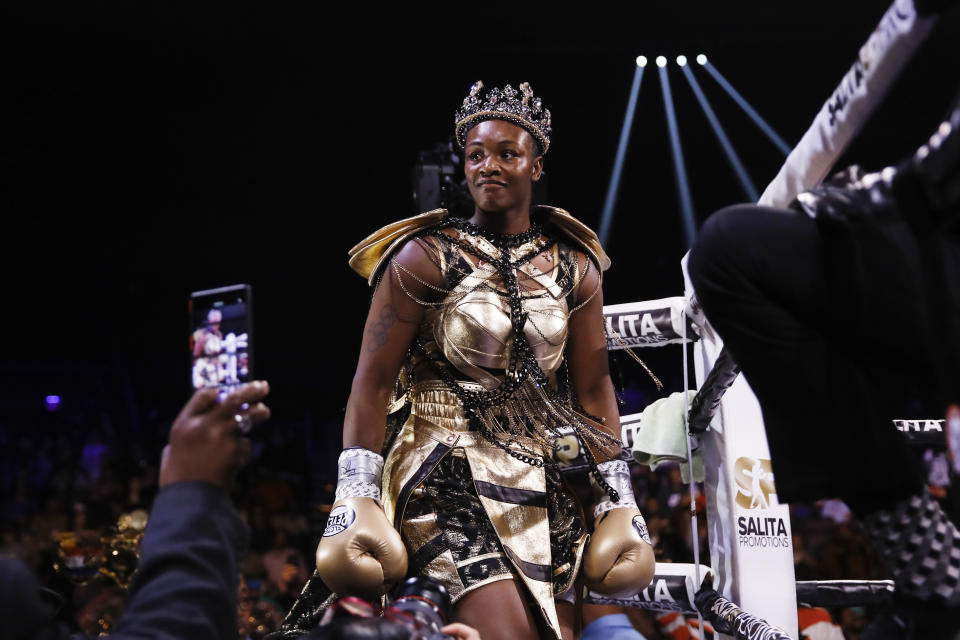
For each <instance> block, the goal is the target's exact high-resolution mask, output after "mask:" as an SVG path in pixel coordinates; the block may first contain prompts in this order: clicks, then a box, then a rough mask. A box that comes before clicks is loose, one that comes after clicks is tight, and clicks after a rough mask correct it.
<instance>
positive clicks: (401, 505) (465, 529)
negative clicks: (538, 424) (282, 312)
mask: <svg viewBox="0 0 960 640" xmlns="http://www.w3.org/2000/svg"><path fill="white" fill-rule="evenodd" d="M478 388H479V385H478ZM517 440H520V441H521V444H522V446H523V447H524V448H526V449H528V450H532V451H535V452H538V453H539V454H540V455H544V454H547V453H549V452H547V451H546V450H545V447H544V446H543V445H542V444H540V443H538V442H535V441H533V440H532V439H522V438H517ZM470 478H472V485H473V486H472V487H469V486H466V487H459V490H458V488H457V487H456V485H457V483H458V481H459V482H465V481H466V482H469V479H470ZM550 484H551V487H550V488H551V490H557V487H558V485H557V483H556V482H551V483H550ZM445 487H446V488H447V489H449V491H445V489H444V488H445ZM445 492H447V493H453V494H455V496H456V498H455V502H456V501H459V504H453V503H451V502H450V501H449V500H448V499H447V498H448V497H449V496H446V495H443V494H444V493H445ZM548 497H550V496H549V495H548V482H547V473H546V472H545V470H544V469H543V468H542V467H534V466H532V465H530V464H526V463H524V462H522V461H520V460H518V459H516V458H514V457H513V456H511V455H510V454H509V453H508V452H506V451H504V450H503V449H501V448H500V447H498V446H496V445H495V444H493V443H490V442H488V441H486V440H484V439H483V438H482V437H481V436H480V434H479V433H477V432H474V431H470V424H469V421H468V420H467V418H466V416H465V415H464V412H463V407H462V405H461V404H460V401H459V399H458V398H457V397H456V395H455V394H454V393H452V392H451V391H449V390H447V388H446V387H445V385H444V384H443V383H442V382H439V381H429V382H422V383H418V384H417V385H415V386H414V388H413V389H412V390H411V413H410V417H409V418H408V419H407V421H406V423H405V424H404V426H403V428H402V429H401V430H400V432H399V433H398V434H397V438H396V440H395V441H394V443H393V445H392V447H391V449H390V451H389V453H388V454H387V459H386V464H385V466H384V474H383V506H384V510H385V512H386V514H387V517H388V518H390V519H391V520H392V521H393V523H394V526H395V527H396V528H397V530H399V531H400V532H401V535H402V536H403V539H404V542H405V543H406V545H407V547H408V553H409V555H410V558H411V571H414V572H416V573H417V574H419V575H425V576H428V577H430V578H433V579H435V580H437V581H438V582H440V583H441V584H443V585H444V586H445V587H446V588H447V590H448V591H449V592H450V596H451V599H452V600H453V601H456V600H457V599H459V598H461V597H462V596H463V595H464V594H465V593H468V592H469V591H471V590H473V589H476V588H479V587H481V586H483V585H485V584H489V583H491V582H494V581H496V580H502V579H509V578H518V579H519V580H521V582H522V583H523V584H524V586H525V587H526V588H527V590H528V591H529V593H530V594H531V596H532V597H533V599H534V600H535V602H536V605H537V607H538V608H539V609H540V613H541V614H542V616H543V619H544V621H545V622H546V625H547V626H548V628H550V630H551V631H552V632H553V634H554V635H555V636H556V637H557V638H559V637H560V634H559V622H558V620H557V613H556V607H555V605H554V597H555V595H556V594H559V593H562V592H563V591H565V590H566V589H568V588H569V587H570V586H571V585H572V583H573V581H574V579H575V577H576V574H577V571H578V570H579V565H580V560H581V558H582V555H583V546H584V544H585V543H586V540H587V535H586V533H585V531H584V530H583V528H582V518H580V519H579V520H578V521H577V522H578V524H579V529H576V530H575V531H574V532H575V533H578V534H579V535H576V536H575V538H574V539H572V541H571V542H570V543H569V546H570V549H569V550H568V553H565V554H564V555H565V556H567V558H568V561H566V562H563V563H561V565H560V566H556V564H557V563H556V562H554V561H553V560H554V559H553V558H552V555H553V553H552V551H551V530H550V529H551V528H550V513H549V511H550V509H548ZM474 516H475V517H474ZM444 525H446V527H445V526H444ZM445 528H446V531H445V530H444V529H445ZM491 529H492V532H493V533H494V535H495V537H496V540H492V541H491V540H489V538H491V537H493V536H489V535H487V534H486V533H485V532H489V531H490V530H491ZM451 541H452V543H451Z"/></svg>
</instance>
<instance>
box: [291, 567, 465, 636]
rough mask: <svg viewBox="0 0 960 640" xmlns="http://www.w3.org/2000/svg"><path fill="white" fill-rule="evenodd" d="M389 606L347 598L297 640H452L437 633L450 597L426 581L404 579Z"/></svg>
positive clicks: (329, 608) (341, 599) (443, 619)
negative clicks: (381, 607)
mask: <svg viewBox="0 0 960 640" xmlns="http://www.w3.org/2000/svg"><path fill="white" fill-rule="evenodd" d="M399 593H400V595H399V596H397V598H396V599H395V600H393V602H392V603H391V604H390V606H388V607H386V608H384V609H382V610H381V609H380V607H378V606H376V605H374V604H372V603H370V602H366V601H365V600H361V599H360V598H355V597H351V596H347V597H343V598H340V599H338V600H335V601H334V602H333V603H332V604H331V605H330V606H329V607H327V610H326V612H325V613H324V615H323V618H322V619H321V621H320V625H319V626H318V627H317V628H316V629H314V630H313V631H312V632H311V633H309V634H307V635H306V636H302V637H301V640H361V639H362V640H455V639H454V637H453V636H451V635H448V634H446V633H443V632H442V631H440V629H441V627H443V626H444V624H446V620H447V617H448V616H449V614H450V594H448V593H447V590H446V589H445V588H444V587H443V585H441V584H439V583H437V582H434V581H433V580H431V579H430V578H423V577H414V578H410V579H408V580H407V581H406V582H404V583H403V585H402V586H401V587H400V589H399Z"/></svg>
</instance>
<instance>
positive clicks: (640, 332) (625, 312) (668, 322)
mask: <svg viewBox="0 0 960 640" xmlns="http://www.w3.org/2000/svg"><path fill="white" fill-rule="evenodd" d="M684 304H685V301H684V299H683V297H682V296H676V297H673V298H662V299H660V300H647V301H645V302H628V303H626V304H608V305H604V307H603V321H604V323H605V325H606V330H607V349H608V350H614V349H625V348H627V347H659V346H661V345H665V344H679V343H681V342H689V338H688V339H687V340H684V338H683V335H684V334H683V324H682V317H683V307H684ZM686 335H687V336H690V337H692V338H696V334H695V333H694V332H693V329H692V327H690V326H688V327H687V332H686Z"/></svg>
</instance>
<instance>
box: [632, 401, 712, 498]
mask: <svg viewBox="0 0 960 640" xmlns="http://www.w3.org/2000/svg"><path fill="white" fill-rule="evenodd" d="M687 394H688V395H687V402H684V400H683V393H682V392H679V391H678V392H676V393H671V394H670V395H669V396H667V397H666V398H660V399H659V400H655V401H654V402H651V403H650V404H649V405H647V408H646V409H644V410H643V412H642V413H641V414H640V428H639V430H638V431H637V432H636V433H635V434H634V436H633V459H634V460H636V461H637V462H639V463H640V464H645V465H647V466H649V467H650V468H651V469H656V468H657V467H658V466H659V465H661V464H663V463H665V462H680V474H681V475H682V476H683V481H684V482H690V465H689V464H688V463H687V429H686V426H685V424H684V414H685V413H686V412H687V407H688V406H689V402H690V401H691V400H693V397H694V396H695V395H697V392H696V391H694V390H690V391H688V392H687ZM693 477H694V479H695V480H696V481H697V482H703V478H704V472H703V460H702V459H701V457H700V452H699V451H696V450H695V451H694V452H693Z"/></svg>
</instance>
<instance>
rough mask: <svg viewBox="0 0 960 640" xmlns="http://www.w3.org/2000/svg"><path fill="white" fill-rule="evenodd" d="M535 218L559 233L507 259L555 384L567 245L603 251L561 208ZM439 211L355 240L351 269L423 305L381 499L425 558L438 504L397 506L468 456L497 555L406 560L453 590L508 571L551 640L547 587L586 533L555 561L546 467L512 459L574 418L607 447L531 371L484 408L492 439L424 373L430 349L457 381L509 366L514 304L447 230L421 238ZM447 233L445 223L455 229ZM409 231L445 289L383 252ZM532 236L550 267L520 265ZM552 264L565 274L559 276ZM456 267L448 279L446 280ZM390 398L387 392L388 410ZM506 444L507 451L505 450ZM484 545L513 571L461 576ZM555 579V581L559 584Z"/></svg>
mask: <svg viewBox="0 0 960 640" xmlns="http://www.w3.org/2000/svg"><path fill="white" fill-rule="evenodd" d="M534 215H535V216H536V219H538V220H542V221H543V222H544V223H545V224H546V225H547V226H546V228H548V229H550V230H551V233H552V234H553V235H554V236H559V237H554V238H553V239H555V240H557V241H558V243H557V244H552V243H548V242H546V241H544V240H543V239H542V238H541V239H535V240H533V241H531V242H530V243H527V244H525V245H521V246H520V247H516V248H513V249H510V254H511V259H516V260H517V265H518V267H517V271H518V272H520V273H518V276H522V277H524V278H525V279H526V280H527V281H528V282H529V283H531V286H530V287H529V288H527V289H526V290H524V292H523V296H522V307H523V311H524V312H525V313H526V314H527V321H526V323H525V324H524V326H523V330H524V334H525V337H526V341H527V343H528V344H529V345H530V348H531V350H532V352H533V355H534V357H535V358H536V360H537V364H538V365H539V367H540V369H541V370H542V371H543V372H544V373H545V374H546V375H547V376H548V378H549V379H550V380H551V382H553V383H555V382H556V380H557V372H558V369H559V368H560V366H561V364H562V363H563V360H564V351H565V347H566V341H567V331H568V319H569V316H570V314H571V313H572V312H574V311H576V309H577V308H579V306H582V304H584V303H585V300H579V301H577V300H576V296H575V295H573V292H575V291H578V286H579V284H580V281H581V279H582V278H583V277H584V275H585V269H584V273H581V267H580V265H579V264H578V262H577V260H576V259H575V258H573V259H571V256H573V255H575V252H573V251H572V248H576V249H579V250H581V251H583V252H585V253H586V254H587V255H588V256H589V258H590V259H591V261H592V265H591V264H587V265H586V268H599V269H601V270H603V269H606V268H607V267H608V266H609V259H608V258H607V256H606V255H605V254H604V253H603V250H602V249H601V248H600V245H599V242H598V241H597V238H596V236H595V235H594V234H593V232H592V231H591V230H590V229H588V228H587V227H586V226H584V225H583V224H582V223H580V222H579V221H577V220H576V219H575V218H573V217H572V216H570V215H569V214H568V213H567V212H565V211H563V210H562V209H555V208H552V207H539V208H538V209H537V210H536V211H535V213H534ZM446 216H447V213H446V211H444V210H442V209H440V210H435V211H431V212H428V213H424V214H421V215H420V216H416V217H414V218H409V219H407V220H403V221H400V222H397V223H394V224H391V225H389V226H387V227H384V228H383V229H381V230H379V231H377V232H376V233H374V234H372V235H371V236H369V237H368V238H366V239H365V240H364V241H363V242H361V243H360V244H358V245H357V246H356V247H354V249H353V250H351V260H350V264H351V266H352V267H353V268H354V269H355V270H356V271H357V272H358V273H360V274H361V275H363V276H365V277H367V278H368V279H369V281H370V283H371V284H374V283H376V281H377V279H378V278H379V277H380V276H381V275H382V274H383V273H384V272H386V270H387V269H393V277H395V278H396V279H397V281H398V283H399V284H400V286H401V287H402V288H403V290H404V291H405V292H406V293H407V295H409V296H410V297H411V298H413V299H414V300H416V301H417V302H419V303H421V304H423V305H425V306H427V308H428V310H427V312H426V314H425V320H424V322H423V325H422V327H421V331H420V335H421V338H422V343H421V344H423V345H424V353H422V354H419V355H417V354H414V355H413V356H411V360H410V362H409V363H408V366H407V367H406V371H407V372H408V374H409V376H410V378H412V379H413V380H414V381H415V382H414V383H413V384H412V386H411V387H410V388H408V389H407V390H406V397H405V399H406V400H407V401H408V402H409V403H410V415H409V418H408V419H407V420H406V422H405V423H404V425H403V427H402V428H401V429H400V430H399V432H398V433H397V434H396V436H395V437H394V439H393V442H392V444H391V445H390V448H389V452H388V453H387V455H386V463H385V467H384V473H383V485H382V495H383V506H384V510H385V512H386V515H387V517H388V518H389V519H390V520H391V521H393V523H394V526H396V527H397V529H398V530H400V532H401V534H402V536H403V539H404V542H405V544H406V545H407V547H408V551H409V553H410V556H411V558H413V559H414V560H415V558H416V557H417V555H418V554H420V555H424V554H423V550H425V549H427V548H428V547H430V546H431V545H433V546H436V541H437V540H440V539H441V537H442V533H443V532H442V531H441V530H440V526H439V525H438V521H437V515H436V513H432V512H429V511H418V512H417V513H415V514H407V513H405V511H406V508H407V505H408V504H410V503H411V500H415V499H416V498H417V496H418V495H419V494H418V492H421V493H422V492H423V491H424V489H425V486H424V482H425V480H428V478H430V476H431V474H432V473H434V472H435V470H436V469H437V467H438V465H439V464H440V463H441V461H443V460H444V458H445V457H447V456H459V457H463V458H465V459H466V462H467V463H468V465H469V475H470V476H472V479H473V485H474V488H475V489H476V496H477V497H478V498H479V502H480V503H481V504H482V507H483V511H484V512H485V514H486V518H487V519H489V522H490V524H491V525H492V527H493V530H494V531H495V533H496V536H497V538H498V539H499V543H500V544H499V546H500V547H502V554H500V553H484V554H481V555H479V556H476V557H468V558H464V557H455V556H454V554H452V553H451V552H450V550H449V549H445V550H442V551H441V552H439V553H437V552H436V551H435V550H434V552H433V553H431V554H430V555H428V556H426V557H428V558H429V562H427V563H426V564H425V565H424V566H421V567H417V566H416V562H415V561H412V562H411V566H412V570H417V571H418V572H419V573H420V574H421V575H427V576H429V577H431V578H434V579H436V580H438V581H440V582H441V583H442V584H444V585H445V586H446V587H447V589H448V591H449V592H450V595H451V597H452V599H453V600H454V601H456V600H457V599H458V598H460V597H462V596H463V594H465V593H467V592H468V591H470V590H472V589H475V588H478V587H480V586H482V585H484V584H488V583H490V582H493V581H494V580H499V579H505V578H512V577H514V576H516V577H518V578H519V579H520V580H521V581H522V583H523V584H524V586H525V587H526V589H527V590H528V591H529V593H530V594H531V595H532V596H533V598H534V600H535V601H536V603H537V606H538V607H539V609H540V612H541V614H542V616H543V619H544V620H545V622H546V625H547V627H548V628H549V629H550V631H551V632H552V633H553V634H554V635H555V636H556V637H557V638H559V637H560V634H559V628H560V627H559V621H558V618H557V613H556V608H555V605H554V597H555V595H557V594H559V593H562V592H563V591H564V590H566V589H568V588H569V587H570V586H572V583H573V580H574V579H575V577H576V574H577V571H578V569H579V563H580V559H581V557H582V551H583V546H584V544H585V542H586V538H587V536H586V534H585V533H583V534H582V535H580V536H579V537H578V538H577V539H576V540H574V541H572V547H573V549H572V553H570V554H569V557H570V558H571V561H570V562H567V563H565V564H564V565H563V566H559V567H557V566H555V564H556V563H554V562H552V558H551V544H550V543H551V537H550V536H551V530H550V524H551V523H550V521H549V518H548V508H547V499H548V495H547V490H548V487H547V481H546V472H545V470H544V468H543V467H542V466H534V465H532V464H529V463H528V462H527V461H524V460H522V459H520V458H526V459H527V460H528V461H529V460H530V459H543V458H545V457H548V456H549V455H550V453H551V450H550V447H551V431H552V429H554V428H556V427H559V426H562V425H566V424H573V425H574V426H575V428H576V427H577V426H579V427H580V428H579V429H578V433H579V434H580V435H581V437H582V438H584V439H585V440H586V441H588V442H594V443H598V444H600V445H601V446H602V445H604V444H608V440H606V439H605V438H608V436H606V435H605V434H603V432H600V431H598V430H597V429H596V428H595V427H593V426H590V425H588V424H587V423H588V422H589V420H586V419H585V418H583V416H580V415H579V414H577V413H575V412H574V411H573V410H572V409H571V407H570V406H569V403H567V404H566V405H564V404H563V403H560V402H557V401H556V399H555V397H554V396H551V395H550V394H548V393H546V392H545V391H544V390H543V389H542V388H541V387H540V385H538V384H537V383H536V382H534V380H533V379H527V380H526V381H525V382H524V383H523V385H522V386H521V387H520V388H519V389H517V391H516V392H515V393H513V394H512V395H511V396H510V397H509V398H508V399H506V400H504V401H503V402H502V403H500V404H499V405H497V406H494V407H492V408H487V409H486V410H485V411H484V413H483V415H482V416H481V418H480V422H482V423H483V426H485V427H486V428H487V432H488V434H489V433H493V434H496V437H497V438H498V439H500V445H499V446H498V444H497V443H495V442H491V441H490V439H489V438H484V437H482V436H481V433H480V432H479V431H478V430H477V425H476V424H472V422H471V420H469V419H468V417H467V415H466V414H465V411H464V408H463V404H462V402H461V400H460V398H459V397H458V396H457V394H455V393H454V392H453V390H451V389H450V388H449V386H448V385H449V381H443V380H440V379H438V377H437V375H436V374H435V372H432V371H431V368H430V366H428V365H429V364H430V363H428V362H426V360H427V359H428V356H433V358H432V359H433V360H434V361H439V362H441V363H442V364H441V365H440V366H443V367H445V368H446V370H447V371H450V372H451V373H452V374H454V376H455V377H456V379H457V381H458V382H457V384H458V385H459V386H460V388H461V389H462V390H465V391H484V390H486V391H490V390H493V389H496V388H497V386H498V385H499V384H501V381H502V379H503V376H502V375H501V376H497V375H495V374H494V373H492V371H493V372H495V371H506V369H507V364H508V360H509V350H510V348H511V344H512V338H513V331H514V329H513V326H512V324H511V321H510V311H511V309H510V305H509V302H508V301H507V300H506V298H505V296H504V290H503V288H502V286H500V284H499V283H498V277H499V276H498V272H497V270H496V268H494V267H492V266H491V265H490V264H489V263H487V262H484V260H482V259H480V260H476V253H475V255H474V256H473V259H471V258H470V257H468V256H467V255H466V254H464V253H463V252H462V250H461V249H457V248H456V244H455V243H454V244H449V243H447V242H446V241H445V240H444V238H445V237H446V236H441V235H434V236H431V237H424V235H423V232H424V231H428V230H430V229H433V228H439V227H441V226H443V225H444V220H445V218H446ZM558 232H559V233H558ZM457 233H458V232H457V231H456V230H452V232H451V235H455V234H457ZM418 235H419V236H420V237H421V240H420V241H421V244H422V245H426V246H428V247H429V248H432V249H433V250H434V251H433V253H434V255H433V258H434V262H435V263H436V264H437V266H438V267H439V268H440V270H441V273H443V275H444V277H445V281H446V282H447V283H448V284H449V285H450V288H449V289H442V290H441V289H439V288H437V287H432V286H431V285H428V284H427V283H425V282H424V281H422V280H420V279H419V278H418V277H417V276H416V275H415V274H413V273H411V272H409V271H408V270H406V269H405V268H404V267H403V266H402V265H400V264H399V263H397V262H392V263H391V262H390V261H391V260H392V256H393V254H394V253H395V252H396V251H397V250H398V249H399V248H400V247H401V246H402V245H403V244H404V243H405V242H407V241H408V240H410V239H411V238H413V237H414V236H418ZM459 239H460V240H461V241H462V242H469V243H470V244H471V246H472V247H474V248H475V249H476V250H477V252H478V253H479V254H481V255H482V254H486V255H489V256H490V257H491V258H492V259H495V258H497V257H499V256H501V254H500V251H499V250H498V249H497V248H496V247H494V246H493V245H492V244H490V242H488V241H487V240H485V239H484V238H482V237H480V236H478V235H470V236H469V237H468V234H466V233H464V232H463V231H459ZM537 243H540V244H537ZM541 246H542V247H543V252H544V255H545V256H546V258H545V259H546V261H547V262H549V263H550V264H552V265H554V266H553V267H552V268H551V269H547V270H546V271H540V270H539V269H538V268H537V267H535V266H534V265H533V263H532V261H526V262H523V261H522V260H520V259H519V258H518V256H522V255H524V254H527V255H529V254H531V253H538V251H537V250H538V249H540V248H541ZM452 262H456V263H457V264H456V265H453V264H451V263H452ZM561 263H562V264H563V266H564V267H565V269H566V273H567V274H568V275H569V276H570V277H566V278H563V279H561V278H560V273H561ZM454 271H456V272H457V273H456V276H457V277H450V274H451V273H452V272H454ZM413 280H417V281H418V282H420V283H421V284H424V285H427V286H428V287H430V288H433V289H437V290H438V291H442V292H443V297H442V300H441V301H440V302H436V303H433V302H428V301H422V300H418V299H417V298H415V297H414V296H413V295H411V294H410V292H409V289H408V286H405V285H404V282H407V283H409V282H412V281H413ZM598 280H599V278H598ZM561 281H562V285H561ZM598 288H599V287H598ZM587 295H590V296H592V293H590V292H587ZM571 305H576V306H571ZM598 330H599V327H598ZM434 364H435V363H434ZM400 404H401V403H399V402H398V403H395V404H394V405H392V407H391V409H394V408H397V407H399V406H400ZM508 450H509V451H508ZM511 451H512V452H513V453H514V454H515V455H511V453H510V452H511ZM493 555H501V556H505V559H503V566H505V567H509V568H512V570H510V569H508V570H509V571H510V572H509V573H507V572H501V573H497V572H496V571H493V572H491V573H490V574H489V575H487V574H483V576H482V577H481V579H479V580H478V581H477V580H474V581H469V580H465V579H464V578H463V576H464V575H465V573H469V571H465V570H464V566H465V565H468V564H470V563H473V562H481V561H485V560H490V558H488V556H493ZM558 577H560V578H561V582H560V584H557V578H558Z"/></svg>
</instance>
